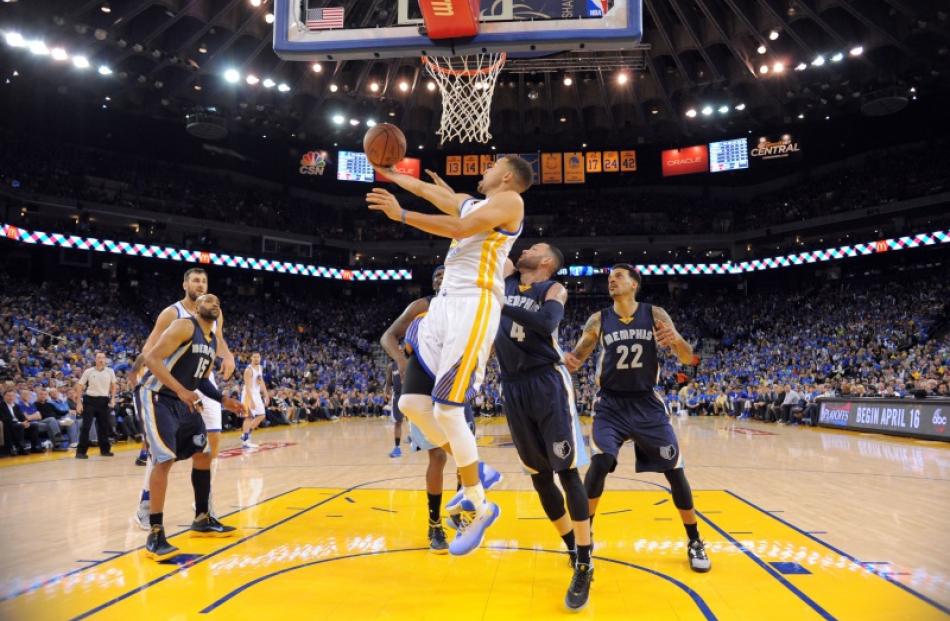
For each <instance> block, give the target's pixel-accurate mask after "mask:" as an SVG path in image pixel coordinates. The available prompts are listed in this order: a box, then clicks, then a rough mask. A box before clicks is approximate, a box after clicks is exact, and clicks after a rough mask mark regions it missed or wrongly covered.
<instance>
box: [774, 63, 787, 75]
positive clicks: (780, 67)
mask: <svg viewBox="0 0 950 621" xmlns="http://www.w3.org/2000/svg"><path fill="white" fill-rule="evenodd" d="M784 72H785V63H775V64H774V65H772V73H784Z"/></svg>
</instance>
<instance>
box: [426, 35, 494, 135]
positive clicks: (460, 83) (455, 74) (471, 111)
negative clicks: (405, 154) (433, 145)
mask: <svg viewBox="0 0 950 621" xmlns="http://www.w3.org/2000/svg"><path fill="white" fill-rule="evenodd" d="M506 56H507V55H506V54H505V53H504V52H494V53H491V54H473V55H471V56H454V57H453V56H423V57H422V64H423V65H424V66H425V68H426V71H428V72H429V75H430V76H432V79H433V80H435V83H436V84H438V85H439V92H441V93H442V123H441V124H440V125H439V129H438V131H436V133H437V134H438V135H439V138H440V143H441V144H445V143H446V142H449V141H450V140H458V141H459V142H488V141H489V140H491V132H490V131H488V129H489V125H491V99H492V95H493V94H494V93H495V83H496V82H497V81H498V74H499V73H501V68H502V67H503V66H504V65H505V58H506Z"/></svg>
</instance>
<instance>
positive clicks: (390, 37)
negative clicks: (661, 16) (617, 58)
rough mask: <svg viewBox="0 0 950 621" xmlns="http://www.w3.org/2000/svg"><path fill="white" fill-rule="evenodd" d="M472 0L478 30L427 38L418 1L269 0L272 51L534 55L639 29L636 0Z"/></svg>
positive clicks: (628, 38)
mask: <svg viewBox="0 0 950 621" xmlns="http://www.w3.org/2000/svg"><path fill="white" fill-rule="evenodd" d="M462 1H463V0H445V2H446V3H448V4H451V3H452V2H462ZM480 2H481V30H480V32H479V34H478V35H476V36H474V37H471V38H468V39H451V40H438V41H434V40H432V39H430V38H428V37H426V36H425V34H424V28H423V20H422V13H421V11H420V9H419V4H418V0H275V18H276V19H275V23H274V51H275V52H277V54H278V55H279V56H280V57H281V58H283V59H286V60H347V59H373V58H400V57H419V56H430V55H443V56H461V55H466V54H475V53H479V52H495V51H505V52H507V53H508V54H509V55H510V56H516V55H517V54H519V53H523V54H528V55H532V54H533V55H539V54H546V53H555V52H563V51H598V50H624V49H633V48H634V47H635V46H636V44H637V43H638V42H639V41H640V35H641V32H642V23H641V0H480Z"/></svg>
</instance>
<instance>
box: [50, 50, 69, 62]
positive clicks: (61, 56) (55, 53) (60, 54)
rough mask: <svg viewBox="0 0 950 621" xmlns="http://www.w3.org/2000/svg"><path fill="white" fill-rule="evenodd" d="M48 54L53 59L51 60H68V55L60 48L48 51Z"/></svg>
mask: <svg viewBox="0 0 950 621" xmlns="http://www.w3.org/2000/svg"><path fill="white" fill-rule="evenodd" d="M49 54H50V56H52V57H53V60H66V59H67V58H69V54H67V53H66V50H64V49H63V48H61V47H54V48H53V49H51V50H50V51H49Z"/></svg>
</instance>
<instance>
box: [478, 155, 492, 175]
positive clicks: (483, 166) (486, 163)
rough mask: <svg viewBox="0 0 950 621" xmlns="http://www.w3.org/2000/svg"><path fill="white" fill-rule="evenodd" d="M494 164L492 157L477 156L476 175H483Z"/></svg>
mask: <svg viewBox="0 0 950 621" xmlns="http://www.w3.org/2000/svg"><path fill="white" fill-rule="evenodd" d="M494 163H495V157H494V156H493V155H479V156H478V174H480V175H484V174H485V171H486V170H488V169H489V168H491V166H492V164H494Z"/></svg>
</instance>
